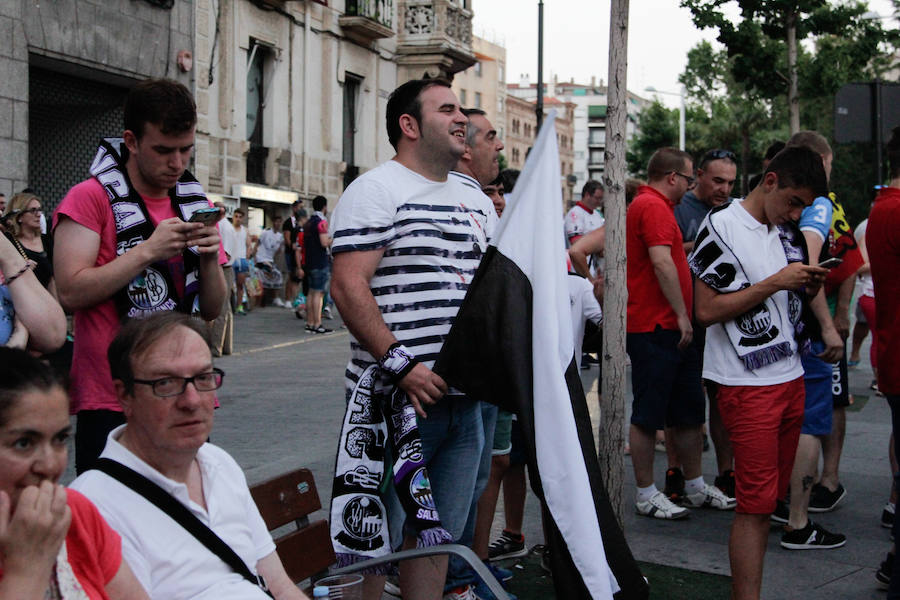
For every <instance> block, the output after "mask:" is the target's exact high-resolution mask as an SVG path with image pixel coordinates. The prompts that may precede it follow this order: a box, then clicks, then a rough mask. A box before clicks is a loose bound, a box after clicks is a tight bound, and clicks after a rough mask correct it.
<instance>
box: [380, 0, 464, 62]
mask: <svg viewBox="0 0 900 600" xmlns="http://www.w3.org/2000/svg"><path fill="white" fill-rule="evenodd" d="M397 21H398V34H397V42H398V44H397V64H398V65H400V66H401V67H403V68H404V70H405V72H404V73H403V75H406V76H407V77H406V78H407V79H413V78H416V79H417V78H421V77H423V76H424V75H426V74H427V75H428V76H430V77H446V78H448V79H452V78H453V75H454V74H455V73H458V72H460V71H463V70H465V69H467V68H469V67H471V66H472V65H473V64H475V61H476V58H475V53H474V51H473V50H472V11H471V10H469V9H467V8H465V7H464V3H463V2H462V0H398V4H397Z"/></svg>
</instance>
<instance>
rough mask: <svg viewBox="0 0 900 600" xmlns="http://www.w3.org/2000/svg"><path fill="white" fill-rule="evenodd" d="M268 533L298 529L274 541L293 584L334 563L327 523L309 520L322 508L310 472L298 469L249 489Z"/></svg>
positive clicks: (322, 520)
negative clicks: (282, 528)
mask: <svg viewBox="0 0 900 600" xmlns="http://www.w3.org/2000/svg"><path fill="white" fill-rule="evenodd" d="M250 493H251V495H252V496H253V500H254V502H256V506H257V507H258V508H259V512H260V514H261V515H262V518H263V520H264V521H265V522H266V527H268V529H269V531H274V530H276V529H279V528H281V527H284V526H285V525H288V524H290V523H293V524H294V525H295V528H293V527H292V528H291V529H292V530H290V531H288V532H287V533H285V534H284V535H280V536H278V537H276V538H275V545H276V546H277V548H278V556H279V557H280V558H281V562H282V563H283V564H284V568H285V570H286V571H287V574H288V576H289V577H290V578H291V580H292V581H293V582H294V583H297V582H300V581H303V580H304V579H306V578H308V577H310V576H312V575H315V574H317V573H320V572H322V571H324V570H325V569H327V568H328V567H330V566H331V565H333V564H334V562H335V556H334V546H332V544H331V535H330V533H329V529H328V521H327V519H318V520H315V521H310V520H309V515H310V514H312V513H314V512H315V511H317V510H319V509H320V508H322V501H321V500H319V492H318V491H317V490H316V482H315V480H314V479H313V475H312V473H311V472H310V470H309V469H297V470H296V471H291V472H289V473H285V474H284V475H279V476H278V477H275V478H274V479H270V480H268V481H264V482H262V483H258V484H256V485H254V486H253V487H252V488H250Z"/></svg>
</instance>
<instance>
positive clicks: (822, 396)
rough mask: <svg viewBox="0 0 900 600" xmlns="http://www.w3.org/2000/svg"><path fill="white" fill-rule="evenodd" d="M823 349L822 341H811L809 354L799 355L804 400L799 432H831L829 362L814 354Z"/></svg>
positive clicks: (831, 408) (817, 433)
mask: <svg viewBox="0 0 900 600" xmlns="http://www.w3.org/2000/svg"><path fill="white" fill-rule="evenodd" d="M824 350H825V344H824V343H823V342H813V344H812V348H811V351H810V353H809V354H804V355H803V356H801V357H800V362H801V363H803V371H804V374H803V387H804V389H805V393H806V401H805V403H804V408H803V427H802V428H801V429H800V433H805V434H807V435H828V434H829V433H831V415H832V413H833V412H834V406H833V404H832V399H831V363H827V362H825V361H824V360H822V359H821V358H819V357H818V356H816V354H820V353H822V352H823V351H824Z"/></svg>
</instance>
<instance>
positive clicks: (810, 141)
mask: <svg viewBox="0 0 900 600" xmlns="http://www.w3.org/2000/svg"><path fill="white" fill-rule="evenodd" d="M787 145H788V146H806V147H807V148H809V149H810V150H812V151H813V152H815V153H816V154H818V155H820V157H822V156H828V155H829V154H832V151H831V144H829V143H828V140H826V139H825V136H824V135H822V134H821V133H819V132H818V131H798V132H797V133H795V134H794V135H792V136H791V139H789V140H788V141H787Z"/></svg>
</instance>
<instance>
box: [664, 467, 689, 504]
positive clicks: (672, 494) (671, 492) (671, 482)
mask: <svg viewBox="0 0 900 600" xmlns="http://www.w3.org/2000/svg"><path fill="white" fill-rule="evenodd" d="M663 494H665V495H666V498H668V499H669V500H670V501H671V502H673V503H675V504H678V503H679V502H681V499H682V498H684V473H682V472H681V469H679V468H678V467H672V468H671V469H669V470H667V471H666V487H665V488H663Z"/></svg>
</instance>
